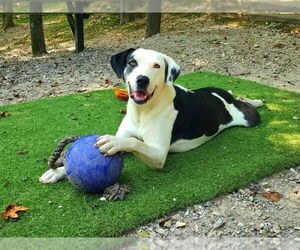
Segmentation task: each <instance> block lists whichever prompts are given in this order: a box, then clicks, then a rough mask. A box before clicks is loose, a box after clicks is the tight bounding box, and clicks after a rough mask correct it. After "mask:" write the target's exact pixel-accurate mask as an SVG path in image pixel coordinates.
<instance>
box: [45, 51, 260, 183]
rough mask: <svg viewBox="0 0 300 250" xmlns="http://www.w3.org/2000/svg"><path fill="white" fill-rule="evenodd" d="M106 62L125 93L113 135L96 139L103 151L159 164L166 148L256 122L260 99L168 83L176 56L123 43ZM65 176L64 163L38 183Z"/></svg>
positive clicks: (182, 148) (187, 146)
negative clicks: (122, 111)
mask: <svg viewBox="0 0 300 250" xmlns="http://www.w3.org/2000/svg"><path fill="white" fill-rule="evenodd" d="M111 66H112V68H113V70H114V71H115V73H116V74H117V76H118V77H119V78H123V80H124V82H125V84H126V86H127V88H128V91H129V94H130V98H129V101H128V105H127V114H126V116H125V117H124V119H123V121H122V123H121V125H120V127H119V129H118V132H117V134H116V135H115V136H113V135H104V136H101V137H100V138H99V139H98V141H97V144H96V145H97V146H98V147H99V150H100V151H101V152H103V153H105V154H106V155H113V154H115V153H117V152H120V151H124V152H131V153H133V154H135V155H136V156H138V157H139V158H141V159H142V160H143V161H144V162H145V163H146V164H148V165H149V166H150V167H151V168H153V169H157V170H160V169H162V168H163V167H164V164H165V161H166V158H167V155H168V152H184V151H187V150H190V149H193V148H195V147H198V146H200V145H201V144H202V143H204V142H206V141H207V140H209V139H210V138H212V137H214V136H215V135H217V134H218V133H219V132H220V131H222V130H223V129H225V128H228V127H232V126H245V127H251V126H256V125H257V124H258V123H259V121H260V119H259V114H258V112H257V111H256V107H259V106H261V105H263V103H262V101H260V100H249V99H244V98H240V99H235V98H234V97H233V96H232V95H231V94H230V93H229V92H227V91H225V90H223V89H219V88H202V89H197V90H192V91H191V90H187V89H185V88H184V87H182V86H179V85H173V83H174V81H175V80H176V78H177V77H178V75H179V73H180V68H179V66H178V65H177V64H176V63H175V61H174V60H173V59H172V58H171V57H169V56H166V55H164V54H161V53H159V52H156V51H153V50H146V49H128V50H126V51H123V52H121V53H119V54H116V55H113V56H112V57H111ZM64 177H65V170H64V168H63V167H61V168H58V169H50V170H48V171H47V172H46V173H44V175H42V176H41V178H40V181H41V182H43V183H54V182H56V181H58V180H59V179H62V178H64Z"/></svg>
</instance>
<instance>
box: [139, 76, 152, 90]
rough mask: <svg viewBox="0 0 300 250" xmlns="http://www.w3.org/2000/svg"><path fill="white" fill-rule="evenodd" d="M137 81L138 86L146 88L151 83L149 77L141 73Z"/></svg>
mask: <svg viewBox="0 0 300 250" xmlns="http://www.w3.org/2000/svg"><path fill="white" fill-rule="evenodd" d="M136 83H137V86H138V88H146V87H147V86H148V84H149V77H148V76H142V75H139V76H138V77H137V78H136Z"/></svg>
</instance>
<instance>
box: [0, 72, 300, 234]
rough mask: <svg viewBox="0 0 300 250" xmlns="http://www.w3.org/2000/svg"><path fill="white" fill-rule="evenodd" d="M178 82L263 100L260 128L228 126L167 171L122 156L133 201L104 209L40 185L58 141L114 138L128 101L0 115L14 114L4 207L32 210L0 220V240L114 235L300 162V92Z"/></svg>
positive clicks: (7, 123) (196, 77) (4, 133)
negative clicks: (13, 218)
mask: <svg viewBox="0 0 300 250" xmlns="http://www.w3.org/2000/svg"><path fill="white" fill-rule="evenodd" d="M178 83H179V84H182V85H184V86H186V87H188V88H191V89H193V88H198V87H204V86H217V87H222V88H225V89H227V90H229V89H231V90H232V91H233V93H234V95H240V96H244V97H248V98H255V99H263V100H265V106H264V107H262V108H260V109H259V113H260V115H261V124H260V125H259V126H258V127H254V128H241V127H239V128H231V129H228V130H225V131H224V132H222V133H221V134H219V135H218V136H217V137H215V138H214V139H213V140H211V141H209V142H207V143H205V144H204V145H202V146H201V147H199V148H197V149H194V150H191V151H189V152H186V153H180V154H170V155H169V157H168V159H167V162H166V165H165V169H164V171H163V172H156V171H154V170H151V169H150V168H149V167H147V166H146V165H145V164H144V163H142V162H141V161H140V160H139V159H137V158H136V157H134V156H133V155H131V154H128V155H126V156H125V158H124V162H125V168H124V170H123V172H122V175H121V178H120V182H121V183H125V184H127V185H129V186H130V187H131V193H130V194H129V195H128V196H127V197H126V199H125V200H124V201H118V202H103V201H100V199H99V198H100V197H101V195H91V194H86V193H83V192H81V191H79V190H76V189H75V188H74V187H73V186H72V185H71V184H70V183H69V182H68V181H66V180H65V181H61V182H59V183H56V184H53V185H43V184H41V183H39V182H38V177H39V176H40V175H41V174H42V173H43V172H44V171H45V170H47V165H46V159H47V158H48V157H49V156H50V155H51V153H52V152H53V150H54V148H55V146H56V143H57V141H58V140H60V139H61V138H64V137H65V136H68V135H72V134H79V135H86V134H98V133H102V134H104V133H110V134H114V133H115V132H116V130H117V127H118V124H119V123H120V121H121V119H122V118H123V115H122V114H121V113H120V112H119V110H120V109H121V108H124V107H125V103H124V102H121V101H119V100H117V99H116V98H115V97H114V95H113V91H112V90H104V91H95V92H91V93H83V94H78V95H70V96H64V97H57V98H51V99H44V100H37V101H34V102H29V103H22V104H17V105H9V106H5V107H0V112H1V111H8V112H9V113H10V116H8V117H6V118H0V138H1V139H0V140H1V143H0V157H1V158H0V171H1V172H0V173H1V175H0V207H1V209H2V210H4V208H5V207H6V205H7V204H11V203H19V204H20V205H23V206H28V207H30V210H29V211H27V212H26V213H23V214H22V215H21V219H20V220H18V221H16V222H13V221H10V220H8V221H4V220H2V219H1V220H0V236H6V237H12V236H31V237H54V236H55V237H77V236H86V237H93V236H117V235H119V234H120V233H122V232H125V231H128V230H131V229H134V228H136V227H137V226H138V225H141V224H142V223H145V222H147V221H150V220H152V219H154V218H157V217H159V216H162V215H166V214H168V213H170V212H172V211H174V210H178V209H179V208H183V207H185V206H187V205H190V204H194V203H197V202H201V201H205V200H208V199H211V198H213V197H215V196H216V195H218V194H221V193H224V192H229V191H233V190H235V189H237V188H239V187H241V186H245V185H247V184H248V183H250V182H253V181H256V180H258V179H260V178H262V177H264V176H267V175H270V174H272V173H274V172H278V171H280V170H282V169H284V168H287V167H290V166H293V165H294V164H297V163H299V162H300V154H299V152H300V138H299V137H300V120H297V119H295V117H294V116H296V117H300V110H299V107H300V95H299V94H296V93H292V92H288V91H283V90H278V89H275V88H271V87H267V86H264V85H261V84H258V83H254V82H251V81H246V80H241V79H238V78H233V77H228V76H223V75H219V74H213V73H193V74H188V75H183V76H181V77H180V78H179V79H178ZM195 115H197V114H195ZM293 117H294V119H293ZM203 122H205V117H203ZM17 151H28V153H27V154H17V153H16V152H17Z"/></svg>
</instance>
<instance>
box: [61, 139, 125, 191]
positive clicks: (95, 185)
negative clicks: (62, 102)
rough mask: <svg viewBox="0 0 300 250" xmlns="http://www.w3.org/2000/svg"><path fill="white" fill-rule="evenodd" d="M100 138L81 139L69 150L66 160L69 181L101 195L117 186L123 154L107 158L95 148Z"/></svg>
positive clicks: (82, 188)
mask: <svg viewBox="0 0 300 250" xmlns="http://www.w3.org/2000/svg"><path fill="white" fill-rule="evenodd" d="M99 136H100V135H87V136H83V137H80V138H79V139H78V140H76V141H75V142H74V143H73V144H72V146H71V147H70V148H69V149H68V151H67V153H66V155H65V158H64V166H65V169H66V174H67V177H68V179H69V181H70V182H71V183H72V184H73V185H74V186H76V187H77V188H79V189H81V190H83V191H85V192H88V193H99V192H102V191H103V190H104V189H105V188H107V187H109V186H111V185H113V184H115V183H116V182H117V180H118V177H119V175H120V174H121V171H122V168H123V160H122V154H121V153H118V154H116V155H113V156H105V155H104V154H103V153H101V152H100V151H99V148H98V147H95V146H94V144H95V143H96V142H97V138H98V137H99Z"/></svg>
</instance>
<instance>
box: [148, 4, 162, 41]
mask: <svg viewBox="0 0 300 250" xmlns="http://www.w3.org/2000/svg"><path fill="white" fill-rule="evenodd" d="M161 2H162V0H148V6H147V9H148V14H147V24H146V33H145V38H148V37H151V36H153V35H155V34H158V33H159V32H160V24H161V13H160V11H161Z"/></svg>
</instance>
